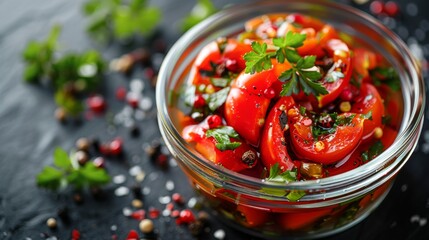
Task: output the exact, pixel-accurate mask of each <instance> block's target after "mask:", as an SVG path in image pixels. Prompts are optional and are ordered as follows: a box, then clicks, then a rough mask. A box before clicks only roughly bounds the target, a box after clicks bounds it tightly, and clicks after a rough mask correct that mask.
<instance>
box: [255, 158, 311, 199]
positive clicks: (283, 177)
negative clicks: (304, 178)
mask: <svg viewBox="0 0 429 240" xmlns="http://www.w3.org/2000/svg"><path fill="white" fill-rule="evenodd" d="M265 181H267V182H274V183H290V182H296V181H297V169H292V170H286V171H284V172H281V169H280V166H279V163H275V164H274V165H272V166H271V167H270V174H269V176H268V178H266V179H265ZM263 191H264V192H266V193H269V194H273V195H276V196H280V197H282V196H286V198H287V199H289V200H290V201H298V200H299V199H301V198H302V197H303V196H305V191H303V190H292V191H284V190H278V189H267V188H264V189H263Z"/></svg>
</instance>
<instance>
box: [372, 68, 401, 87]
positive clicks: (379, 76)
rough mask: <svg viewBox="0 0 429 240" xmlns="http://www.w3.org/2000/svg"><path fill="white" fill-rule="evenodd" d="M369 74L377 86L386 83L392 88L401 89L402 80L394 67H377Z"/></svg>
mask: <svg viewBox="0 0 429 240" xmlns="http://www.w3.org/2000/svg"><path fill="white" fill-rule="evenodd" d="M369 74H370V76H371V78H372V81H373V83H374V85H376V86H380V85H381V84H383V83H384V84H386V85H388V86H389V87H390V88H391V89H392V90H395V91H399V90H400V89H401V80H400V79H399V76H398V73H397V72H396V71H395V69H394V68H393V67H385V68H382V67H376V68H375V69H373V70H370V71H369Z"/></svg>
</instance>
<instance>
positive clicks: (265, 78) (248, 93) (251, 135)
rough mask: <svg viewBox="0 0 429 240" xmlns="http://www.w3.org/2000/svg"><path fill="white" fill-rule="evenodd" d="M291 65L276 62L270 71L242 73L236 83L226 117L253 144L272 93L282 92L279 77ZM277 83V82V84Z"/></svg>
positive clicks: (257, 140)
mask: <svg viewBox="0 0 429 240" xmlns="http://www.w3.org/2000/svg"><path fill="white" fill-rule="evenodd" d="M289 67H290V65H289V64H276V63H275V64H274V65H273V68H271V69H270V70H266V71H262V72H260V73H255V74H245V73H242V74H240V75H239V76H238V77H237V79H236V80H235V82H234V83H232V86H231V90H230V92H229V94H228V97H227V99H226V101H225V119H226V122H227V123H228V125H229V126H231V127H233V128H234V129H235V131H237V132H238V133H239V134H240V136H242V137H243V138H244V139H246V140H247V141H248V142H249V143H250V144H251V145H254V146H257V145H258V143H259V140H260V132H261V130H262V127H263V125H264V123H265V115H266V113H267V109H268V107H269V104H270V101H271V98H272V97H273V95H272V94H267V90H268V89H271V88H272V90H273V91H274V92H275V94H274V95H277V94H278V93H277V92H279V91H280V89H278V87H275V84H276V83H277V82H279V81H278V76H279V75H280V74H281V73H282V72H283V71H284V70H285V69H288V68H289ZM276 86H278V85H276Z"/></svg>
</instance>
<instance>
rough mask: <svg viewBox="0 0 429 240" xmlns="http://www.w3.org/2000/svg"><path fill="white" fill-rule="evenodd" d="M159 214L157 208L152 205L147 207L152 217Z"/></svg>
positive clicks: (156, 216)
mask: <svg viewBox="0 0 429 240" xmlns="http://www.w3.org/2000/svg"><path fill="white" fill-rule="evenodd" d="M159 214H160V211H159V209H156V208H154V207H150V208H149V217H150V218H152V219H155V218H158V217H159Z"/></svg>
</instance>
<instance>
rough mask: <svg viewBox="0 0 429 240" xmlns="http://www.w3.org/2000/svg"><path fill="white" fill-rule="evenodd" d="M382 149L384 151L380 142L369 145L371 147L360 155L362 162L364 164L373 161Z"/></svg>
mask: <svg viewBox="0 0 429 240" xmlns="http://www.w3.org/2000/svg"><path fill="white" fill-rule="evenodd" d="M383 149H384V146H383V143H382V142H381V141H376V142H375V143H374V144H373V145H371V147H369V149H368V150H366V151H364V152H362V154H361V158H362V161H363V162H364V163H365V162H368V161H370V160H372V159H374V158H375V157H377V156H378V155H379V154H380V153H381V152H383Z"/></svg>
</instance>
